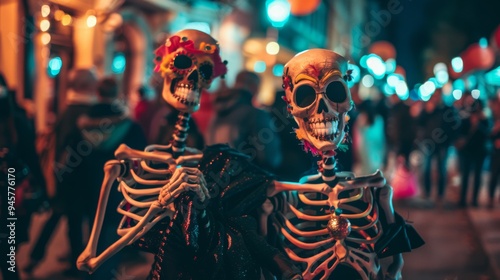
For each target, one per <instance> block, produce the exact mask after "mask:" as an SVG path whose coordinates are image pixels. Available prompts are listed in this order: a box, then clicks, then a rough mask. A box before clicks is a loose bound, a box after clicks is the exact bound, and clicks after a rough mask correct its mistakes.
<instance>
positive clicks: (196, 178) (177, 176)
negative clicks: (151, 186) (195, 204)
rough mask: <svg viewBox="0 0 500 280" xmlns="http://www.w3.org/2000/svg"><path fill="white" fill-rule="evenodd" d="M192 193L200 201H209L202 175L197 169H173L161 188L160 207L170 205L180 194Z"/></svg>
mask: <svg viewBox="0 0 500 280" xmlns="http://www.w3.org/2000/svg"><path fill="white" fill-rule="evenodd" d="M186 191H193V192H195V193H196V195H197V196H198V198H199V199H200V201H202V202H203V201H205V199H210V194H209V192H208V189H207V182H206V181H205V177H204V176H203V173H202V172H201V171H200V170H199V169H198V168H192V167H179V168H177V169H175V171H174V174H173V175H172V178H170V180H169V182H168V183H167V184H166V185H165V186H163V188H162V189H161V191H160V194H159V196H158V200H159V202H160V204H161V205H163V206H167V205H168V204H170V203H172V202H173V200H174V199H175V198H177V197H178V196H179V195H180V194H181V193H183V192H186Z"/></svg>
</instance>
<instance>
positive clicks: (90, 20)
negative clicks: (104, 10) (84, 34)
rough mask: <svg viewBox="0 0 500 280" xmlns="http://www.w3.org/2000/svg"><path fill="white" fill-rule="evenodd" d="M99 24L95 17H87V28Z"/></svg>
mask: <svg viewBox="0 0 500 280" xmlns="http://www.w3.org/2000/svg"><path fill="white" fill-rule="evenodd" d="M96 24H97V18H96V17H95V16H94V15H90V16H88V17H87V26H88V27H89V28H92V27H94V26H95V25H96Z"/></svg>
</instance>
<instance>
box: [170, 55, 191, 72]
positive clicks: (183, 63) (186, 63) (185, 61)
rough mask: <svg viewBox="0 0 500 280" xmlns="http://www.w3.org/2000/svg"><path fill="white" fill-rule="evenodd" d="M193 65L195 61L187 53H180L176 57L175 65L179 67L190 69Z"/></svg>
mask: <svg viewBox="0 0 500 280" xmlns="http://www.w3.org/2000/svg"><path fill="white" fill-rule="evenodd" d="M191 66H193V61H192V60H191V58H190V57H189V56H187V55H184V54H180V55H178V56H176V57H175V59H174V67H175V68H177V69H188V68H190V67H191Z"/></svg>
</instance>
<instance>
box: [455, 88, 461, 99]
mask: <svg viewBox="0 0 500 280" xmlns="http://www.w3.org/2000/svg"><path fill="white" fill-rule="evenodd" d="M453 98H455V99H456V100H460V98H462V91H461V90H459V89H455V90H453Z"/></svg>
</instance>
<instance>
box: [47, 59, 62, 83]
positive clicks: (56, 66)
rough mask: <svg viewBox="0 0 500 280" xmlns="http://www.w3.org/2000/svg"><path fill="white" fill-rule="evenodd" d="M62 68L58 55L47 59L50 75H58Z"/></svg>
mask: <svg viewBox="0 0 500 280" xmlns="http://www.w3.org/2000/svg"><path fill="white" fill-rule="evenodd" d="M61 68H62V59H61V58H60V57H59V56H56V57H53V58H51V59H50V60H49V64H48V69H47V70H48V74H49V76H50V77H52V78H53V77H55V76H57V75H59V73H60V72H61Z"/></svg>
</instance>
